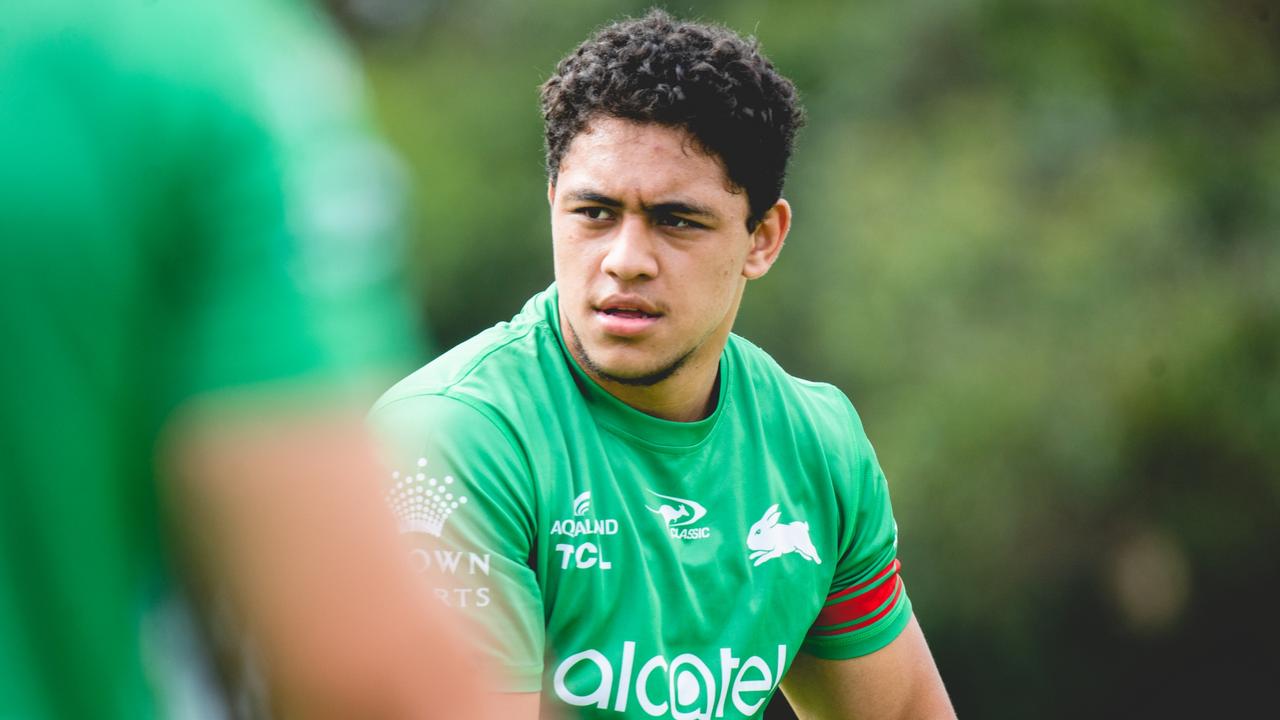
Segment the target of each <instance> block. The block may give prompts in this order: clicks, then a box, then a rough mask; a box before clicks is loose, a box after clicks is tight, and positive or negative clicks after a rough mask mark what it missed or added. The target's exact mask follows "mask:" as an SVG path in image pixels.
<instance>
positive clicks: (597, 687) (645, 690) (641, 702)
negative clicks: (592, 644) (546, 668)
mask: <svg viewBox="0 0 1280 720" xmlns="http://www.w3.org/2000/svg"><path fill="white" fill-rule="evenodd" d="M771 659H772V658H771ZM618 664H619V667H618V669H617V670H615V668H614V661H613V660H611V659H610V658H609V656H607V655H605V654H604V653H602V652H600V651H599V650H595V649H591V650H583V651H582V652H579V653H574V654H573V655H570V656H568V657H566V658H565V659H564V660H562V661H561V662H560V664H559V665H558V666H557V667H556V672H555V675H554V677H553V678H552V682H553V685H554V687H555V693H556V697H558V698H560V699H561V700H563V701H564V702H566V703H568V704H570V705H575V706H577V707H588V706H592V705H594V706H595V707H596V708H598V709H600V710H612V711H613V712H616V713H628V709H629V708H632V707H634V706H633V705H632V703H634V704H635V706H638V707H635V710H632V711H631V714H639V713H638V712H636V710H638V711H639V712H643V713H644V714H645V715H648V716H650V717H669V718H676V720H694V719H695V718H696V719H697V720H710V719H711V718H725V717H728V718H749V717H755V716H756V713H757V712H759V711H760V708H761V707H762V706H763V705H764V704H765V702H767V701H768V699H769V696H771V695H772V694H773V691H774V690H775V689H776V688H777V687H778V683H779V682H780V681H781V680H782V676H783V673H784V672H785V671H786V667H787V646H786V645H778V646H777V663H776V664H775V665H772V666H771V665H770V660H766V659H765V658H763V657H760V656H759V655H751V656H748V657H746V658H740V657H736V656H734V654H733V649H732V648H720V651H719V653H718V654H717V656H715V658H714V659H713V660H711V661H710V662H708V661H706V660H704V659H703V658H702V657H699V656H698V655H694V654H692V653H684V654H682V655H677V656H676V657H674V658H671V659H667V658H666V657H663V656H662V655H655V656H653V657H651V658H648V659H641V658H637V657H636V644H635V643H634V642H631V641H626V642H623V643H622V657H621V662H619V663H618Z"/></svg>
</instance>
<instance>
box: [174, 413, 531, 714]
mask: <svg viewBox="0 0 1280 720" xmlns="http://www.w3.org/2000/svg"><path fill="white" fill-rule="evenodd" d="M167 456H168V459H169V461H170V464H171V467H172V468H173V471H174V474H175V479H176V481H177V482H176V483H175V487H174V490H175V492H174V503H173V505H174V515H175V518H174V523H175V525H177V526H178V527H179V528H180V529H181V531H182V535H183V536H184V539H185V540H186V542H187V543H188V544H189V545H190V550H191V553H190V554H191V556H192V557H193V559H194V561H195V563H196V565H197V566H198V571H197V572H198V575H200V576H201V577H202V578H205V579H208V580H209V581H210V582H211V583H213V584H216V585H217V586H219V587H222V588H225V589H226V590H227V592H228V594H229V597H230V600H231V603H232V607H233V608H234V609H235V611H236V615H237V616H238V620H239V622H241V623H243V624H244V627H245V629H246V631H247V632H248V633H249V635H250V636H251V637H252V638H253V639H254V642H255V643H256V646H257V649H258V650H259V651H260V653H261V657H262V659H263V666H264V670H265V671H266V674H267V680H268V683H269V686H270V693H271V700H272V704H273V706H274V707H275V709H276V710H277V711H278V713H279V714H280V716H282V717H286V718H294V717H305V718H348V717H350V718H357V717H358V718H402V717H403V718H441V719H443V718H480V717H509V716H508V715H506V714H505V713H503V714H501V715H499V714H498V709H497V708H496V707H494V706H490V705H486V703H487V702H489V700H486V696H485V695H483V694H482V688H484V687H485V686H486V685H487V684H488V681H487V678H486V677H483V676H482V673H481V668H480V664H479V661H478V660H477V659H476V658H475V656H473V653H472V651H471V649H470V648H469V647H468V646H467V644H466V642H465V640H466V638H465V637H463V633H462V631H461V629H460V626H459V624H458V623H459V621H458V620H456V619H455V618H454V617H453V616H452V615H451V614H450V613H449V611H448V609H447V608H446V607H445V606H444V605H443V604H442V603H440V602H438V601H437V600H436V599H435V598H434V597H431V596H430V594H429V590H428V588H427V586H426V585H425V584H424V583H423V582H422V581H421V579H420V578H419V577H416V576H415V575H414V573H413V571H412V569H411V567H410V565H409V556H408V553H407V550H406V548H405V547H404V546H403V545H402V544H401V542H400V540H399V536H398V534H397V533H396V531H395V527H394V524H393V520H392V516H391V513H390V510H389V509H388V508H387V507H386V505H385V503H384V501H383V498H382V497H381V492H380V488H381V485H380V483H379V478H380V477H381V473H380V471H379V466H378V464H377V462H376V460H375V454H374V452H373V449H372V444H371V442H370V441H369V439H368V437H367V435H366V432H365V430H364V428H363V425H362V420H361V418H360V417H359V416H358V415H357V414H355V413H349V414H341V413H336V412H332V411H330V412H315V411H305V412H304V411H302V410H301V409H294V410H286V409H284V408H274V409H271V408H268V410H267V412H266V413H258V414H257V416H256V417H255V415H251V414H250V413H249V412H248V411H247V409H246V408H241V409H238V410H235V411H230V412H227V411H223V410H219V411H216V412H204V411H201V410H196V411H189V412H187V413H185V414H184V416H183V418H182V419H181V420H179V421H178V422H177V423H175V424H174V427H172V428H171V432H170V433H169V443H168V447H167ZM535 707H536V706H535Z"/></svg>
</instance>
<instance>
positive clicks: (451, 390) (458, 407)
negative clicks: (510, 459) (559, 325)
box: [370, 295, 567, 434]
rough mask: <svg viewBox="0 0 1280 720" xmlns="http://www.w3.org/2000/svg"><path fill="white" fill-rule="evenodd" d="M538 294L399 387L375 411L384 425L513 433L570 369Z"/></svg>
mask: <svg viewBox="0 0 1280 720" xmlns="http://www.w3.org/2000/svg"><path fill="white" fill-rule="evenodd" d="M543 302H545V299H544V297H543V296H542V295H539V296H535V297H534V298H533V299H532V300H530V301H529V303H528V304H526V305H525V308H524V310H522V311H521V312H520V314H518V315H516V316H515V317H514V318H513V319H512V320H511V321H509V322H503V323H499V324H497V325H495V326H493V327H491V328H488V329H487V330H485V331H483V332H481V333H479V334H478V335H476V336H474V337H472V338H471V339H469V340H467V341H465V342H463V343H461V344H460V345H457V346H456V347H454V348H453V349H451V350H449V351H448V352H446V353H444V354H443V355H441V356H440V357H438V358H436V359H435V360H433V361H431V362H430V363H428V364H427V365H425V366H424V367H422V368H420V369H419V370H417V371H416V372H414V373H412V374H410V375H409V376H408V377H406V378H404V379H403V380H401V381H400V382H398V383H396V384H395V385H393V386H392V387H391V388H390V389H389V390H387V392H386V393H384V394H383V395H382V397H381V398H379V399H378V401H377V402H376V403H374V406H373V409H372V410H371V411H370V415H371V417H372V418H373V419H374V420H375V423H376V424H387V423H392V424H401V425H403V424H410V425H418V426H431V427H436V428H448V430H449V432H450V434H457V433H459V432H460V431H463V430H466V431H471V432H481V431H485V430H486V428H485V425H492V426H495V427H496V428H497V429H498V430H499V431H502V432H506V433H508V434H512V433H513V432H514V431H513V429H512V427H511V426H512V424H513V422H515V419H516V418H518V417H520V416H521V415H522V414H523V413H524V411H525V408H527V407H528V406H529V404H530V402H531V400H534V401H536V399H537V398H538V397H539V396H542V395H553V394H554V392H555V391H554V390H553V389H552V387H553V386H555V385H557V384H558V383H562V382H563V381H564V380H563V378H559V377H558V376H559V375H561V374H567V368H565V367H564V363H563V360H562V359H561V358H560V357H559V353H560V350H559V345H558V341H557V340H556V336H555V334H554V332H553V330H552V329H551V327H550V325H549V323H548V321H547V319H546V318H547V314H546V312H545V311H544V310H543V308H541V307H540V304H541V303H543Z"/></svg>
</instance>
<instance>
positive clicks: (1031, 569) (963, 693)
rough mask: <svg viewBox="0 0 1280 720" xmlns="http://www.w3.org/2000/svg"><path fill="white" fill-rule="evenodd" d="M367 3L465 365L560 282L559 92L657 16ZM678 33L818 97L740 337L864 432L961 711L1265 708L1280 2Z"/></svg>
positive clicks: (1279, 488)
mask: <svg viewBox="0 0 1280 720" xmlns="http://www.w3.org/2000/svg"><path fill="white" fill-rule="evenodd" d="M409 6H412V9H413V12H411V13H407V14H406V12H405V8H406V7H409ZM352 7H355V5H354V3H353V4H352ZM360 7H361V8H363V9H362V11H361V12H362V13H363V15H361V13H356V12H353V11H352V10H351V8H350V7H349V8H348V13H349V15H348V17H349V22H350V24H351V25H352V26H353V28H354V30H355V34H356V36H357V38H358V39H359V40H360V46H361V48H362V52H363V54H364V57H365V60H366V63H367V70H368V72H369V75H370V79H371V81H372V86H373V88H374V93H375V96H376V97H375V99H376V101H377V103H378V106H379V109H380V114H381V118H382V120H383V123H384V125H385V127H386V129H387V131H388V133H389V135H390V136H391V138H392V139H393V141H394V143H395V144H396V145H397V146H398V147H399V148H400V150H401V151H402V152H403V154H404V156H405V158H406V159H407V161H408V163H409V165H410V169H411V171H412V173H413V175H414V180H415V183H416V185H415V188H416V190H415V192H416V196H415V205H416V211H417V212H418V218H417V220H418V224H417V232H416V234H415V243H414V246H413V257H412V271H413V274H414V276H415V279H416V280H418V281H419V283H420V285H421V287H423V288H425V298H426V300H425V306H426V308H428V309H429V317H430V322H431V325H432V329H433V331H434V333H435V335H436V337H437V339H438V340H439V341H440V343H441V344H442V345H444V346H449V345H452V344H453V343H455V342H457V341H459V340H461V339H463V338H465V337H467V336H469V335H471V334H473V333H474V332H476V331H478V330H479V329H481V328H483V327H486V326H488V325H491V324H493V323H494V322H497V321H499V320H503V319H506V318H508V317H510V316H511V315H512V314H514V313H515V312H516V310H517V309H518V308H519V306H520V304H521V302H522V301H523V300H524V299H525V298H526V297H527V296H529V295H530V294H532V293H534V292H536V291H537V290H539V289H541V288H543V287H545V286H546V285H547V284H548V283H549V282H550V280H551V263H550V236H549V231H548V221H547V211H546V205H545V202H546V201H545V183H546V180H545V177H544V174H543V168H542V147H541V127H540V119H539V115H538V110H537V86H538V84H539V83H540V82H541V81H542V80H544V79H545V78H546V77H547V75H548V74H549V73H550V72H551V70H552V69H553V68H554V66H555V64H556V62H557V61H558V59H559V58H560V57H561V56H562V55H563V54H564V53H566V52H567V51H568V50H569V49H571V48H572V47H573V46H574V45H575V44H577V43H578V42H579V41H581V40H582V39H583V38H584V37H585V36H586V35H587V34H588V33H589V32H590V31H591V30H592V29H593V28H595V27H597V26H599V25H600V24H602V23H605V22H608V21H610V20H613V19H616V18H618V17H621V16H623V15H628V14H637V13H640V12H643V10H644V9H645V7H646V4H643V3H638V2H629V1H623V0H594V1H592V2H588V1H587V0H561V1H559V2H550V3H548V2H538V3H526V2H517V1H516V0H477V2H473V3H435V4H431V3H423V2H416V3H399V4H397V2H396V1H395V0H381V1H380V2H372V1H370V2H365V3H362V4H361V5H360ZM397 8H399V11H400V12H401V15H400V16H396V15H395V11H396V10H397ZM667 9H668V10H670V11H672V12H674V13H676V14H678V15H680V16H682V17H693V18H702V19H706V20H714V21H718V22H722V23H724V24H726V25H729V26H730V27H733V28H735V29H737V30H739V31H741V32H743V33H745V34H753V35H755V36H756V37H757V38H758V39H759V40H760V42H761V44H762V46H763V48H764V50H765V52H766V53H767V54H768V55H769V56H770V57H771V59H772V60H773V61H774V63H775V64H776V65H777V66H778V67H779V68H780V69H781V70H782V71H783V72H785V73H787V74H788V75H790V76H791V77H792V78H793V79H795V80H796V82H797V84H798V86H799V87H800V89H801V92H802V94H803V96H804V98H805V102H806V105H807V108H808V112H809V125H808V127H807V128H806V130H805V131H804V132H803V133H802V135H801V138H800V142H799V149H798V152H797V155H796V157H795V159H794V161H793V164H792V172H791V177H790V180H789V184H788V188H787V192H786V195H787V197H788V198H789V199H790V200H791V201H792V203H793V206H794V208H795V215H796V217H795V225H794V228H793V231H792V233H791V237H790V239H789V242H788V247H787V249H786V250H785V251H784V253H783V255H782V258H781V260H780V262H779V264H778V265H777V266H776V267H775V269H774V270H773V271H772V272H771V273H770V275H769V276H768V277H767V278H765V279H763V280H760V281H758V282H755V283H753V284H752V285H751V286H750V287H749V289H748V291H747V299H746V302H745V304H744V308H743V311H742V314H741V317H740V320H739V324H738V328H737V330H738V332H740V333H741V334H743V335H745V336H747V337H749V338H751V339H753V340H754V341H756V342H757V343H759V344H760V345H762V346H763V347H764V348H765V349H766V350H769V351H770V352H771V353H773V354H774V355H775V356H776V357H777V358H778V359H779V360H780V361H781V362H782V364H783V365H784V366H785V367H787V368H788V369H790V370H791V371H792V372H793V373H795V374H797V375H800V376H803V377H809V378H814V379H823V380H829V381H832V382H834V383H835V384H837V385H839V386H840V387H841V388H843V389H844V390H845V391H846V392H847V393H848V394H849V395H850V396H851V397H852V399H853V401H854V403H855V404H856V405H857V406H858V408H859V410H860V412H861V414H862V415H863V418H864V420H865V422H866V426H867V429H868V432H869V433H870V434H871V437H872V440H873V441H874V442H875V443H876V446H877V448H878V452H879V454H880V459H881V462H882V464H883V465H884V467H885V469H886V472H887V473H888V474H889V476H890V483H891V490H892V492H893V494H894V499H895V506H896V509H897V513H898V516H899V523H900V526H901V528H902V536H903V543H902V547H901V554H902V558H903V562H904V574H905V577H906V579H907V581H908V585H909V588H910V590H911V593H912V597H913V599H914V601H915V603H916V608H917V613H918V615H919V616H920V617H921V619H922V622H923V624H924V625H925V628H926V631H927V633H928V634H929V637H930V639H931V643H932V645H933V648H934V651H935V654H936V655H937V657H938V660H939V664H940V666H941V668H942V671H943V675H944V679H945V680H946V681H947V683H948V686H949V688H950V690H951V692H952V695H953V698H954V700H955V703H956V706H957V709H958V711H959V712H960V715H961V717H975V718H1028V717H1035V718H1075V717H1081V716H1084V717H1114V716H1120V715H1136V716H1139V717H1155V716H1162V717H1199V716H1212V717H1223V716H1231V715H1233V714H1236V710H1239V709H1241V708H1248V707H1268V706H1271V705H1272V704H1273V703H1272V702H1271V699H1270V694H1269V693H1270V691H1269V689H1268V688H1269V685H1270V682H1271V681H1274V679H1275V678H1276V677H1277V674H1278V673H1280V660H1277V655H1276V653H1275V651H1274V647H1273V646H1274V644H1275V642H1276V641H1277V640H1280V622H1278V621H1277V619H1276V608H1277V600H1280V592H1278V590H1280V559H1278V558H1280V8H1278V7H1277V6H1275V4H1274V3H1272V2H1269V1H1266V0H1234V1H1229V0H1220V1H1217V2H1212V1H1208V0H1205V1H1194V0H1166V1H1163V2H1161V1H1157V0H1151V1H1142V2H1133V3H1120V2H1115V1H1114V0H1075V1H1073V2H1069V1H1066V0H986V1H975V2H949V1H946V0H899V1H898V2H861V3H855V2H829V1H828V2H824V1H815V2H790V3H783V2H767V1H765V0H738V1H736V2H729V1H728V0H725V1H724V2H709V3H699V4H695V5H683V4H680V5H677V4H669V5H667ZM378 13H382V14H383V16H384V17H387V18H390V19H391V20H392V21H391V22H385V23H381V24H380V23H379V22H377V19H378ZM398 17H399V18H403V17H411V19H412V20H413V21H414V22H408V23H405V22H399V21H397V18H398ZM359 18H363V20H360V19H359ZM379 28H380V29H379ZM388 28H393V29H391V30H388ZM1255 702H1258V703H1261V704H1260V705H1251V703H1255Z"/></svg>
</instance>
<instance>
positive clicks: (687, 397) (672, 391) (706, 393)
mask: <svg viewBox="0 0 1280 720" xmlns="http://www.w3.org/2000/svg"><path fill="white" fill-rule="evenodd" d="M723 351H724V343H723V342H721V343H719V348H718V351H717V352H716V353H714V354H710V353H708V354H707V355H708V357H691V358H689V360H688V362H686V363H685V364H684V365H683V366H681V367H680V369H679V370H677V371H676V372H675V373H673V374H672V375H671V377H669V378H667V379H665V380H663V381H662V382H659V383H656V384H654V385H647V386H644V387H637V386H635V385H625V384H623V383H620V382H617V381H614V380H609V379H608V378H603V377H600V376H599V374H598V373H595V372H592V371H591V370H589V369H587V368H586V367H585V365H583V364H582V362H581V360H579V367H582V368H583V372H585V373H587V375H588V376H589V377H590V378H591V379H592V380H595V381H596V383H597V384H598V385H599V386H600V387H602V388H604V389H605V391H606V392H608V393H609V394H610V395H612V396H614V397H616V398H618V399H619V400H621V401H622V402H624V403H626V404H627V405H630V406H631V407H633V408H635V409H636V410H639V411H640V412H642V413H645V414H646V415H652V416H654V417H658V418H662V419H663V420H674V421H677V422H694V421H697V420H701V419H703V418H705V417H707V416H709V415H710V414H711V413H712V412H714V411H715V409H716V403H717V402H719V400H720V397H719V395H720V382H719V379H720V354H721V352H723Z"/></svg>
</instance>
